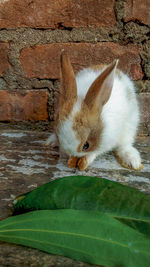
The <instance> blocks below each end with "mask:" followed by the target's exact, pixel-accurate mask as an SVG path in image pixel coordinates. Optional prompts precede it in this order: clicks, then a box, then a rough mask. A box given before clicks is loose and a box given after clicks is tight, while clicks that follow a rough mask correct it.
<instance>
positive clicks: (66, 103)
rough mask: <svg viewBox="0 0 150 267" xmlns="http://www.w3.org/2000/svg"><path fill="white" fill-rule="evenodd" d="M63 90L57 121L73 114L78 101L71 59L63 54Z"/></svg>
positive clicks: (61, 90) (61, 89)
mask: <svg viewBox="0 0 150 267" xmlns="http://www.w3.org/2000/svg"><path fill="white" fill-rule="evenodd" d="M60 62H61V88H60V95H59V104H58V106H59V107H58V116H57V120H63V119H65V118H67V117H68V115H69V114H70V113H71V111H72V109H73V106H74V104H75V102H76V101H77V85H76V78H75V74H74V71H73V68H72V66H71V62H70V59H69V57H68V56H67V55H66V54H65V53H64V52H63V53H62V54H61V60H60Z"/></svg>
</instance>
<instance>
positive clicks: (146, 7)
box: [125, 0, 150, 26]
mask: <svg viewBox="0 0 150 267" xmlns="http://www.w3.org/2000/svg"><path fill="white" fill-rule="evenodd" d="M125 10H126V15H125V21H130V20H133V21H136V20H138V21H139V22H141V23H144V24H146V25H149V26H150V15H149V14H150V3H149V0H143V1H141V0H127V2H126V5H125Z"/></svg>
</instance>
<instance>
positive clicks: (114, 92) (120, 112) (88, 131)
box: [46, 52, 143, 171]
mask: <svg viewBox="0 0 150 267" xmlns="http://www.w3.org/2000/svg"><path fill="white" fill-rule="evenodd" d="M117 64H118V60H115V61H113V62H112V63H111V64H110V65H108V66H107V65H97V66H91V67H88V68H84V69H82V70H81V71H80V72H79V73H78V74H77V76H76V77H75V74H74V71H73V68H72V66H71V62H70V59H69V57H68V56H67V54H66V53H65V52H63V53H62V54H61V88H60V94H59V104H58V106H59V107H58V114H57V119H56V129H55V133H53V134H52V135H51V136H50V137H49V138H48V139H47V141H46V145H53V146H55V145H58V144H59V146H60V148H61V150H62V151H63V152H65V153H66V154H67V155H68V156H69V159H68V167H70V168H75V167H77V168H79V170H80V171H83V170H85V169H86V168H87V167H88V166H89V165H90V164H91V163H92V162H93V161H94V159H95V158H96V157H97V156H99V155H102V154H104V153H106V152H109V151H114V153H115V156H116V157H117V159H118V161H119V162H120V164H121V165H122V166H123V167H126V168H129V169H133V170H141V169H142V167H143V166H142V164H141V158H140V154H139V152H138V151H137V149H136V148H135V147H133V143H134V139H135V136H136V132H137V127H138V124H139V118H140V115H139V106H138V102H137V99H136V93H135V87H134V84H133V82H132V81H131V80H130V78H129V77H128V76H127V75H126V74H124V73H123V72H122V71H120V70H119V69H117Z"/></svg>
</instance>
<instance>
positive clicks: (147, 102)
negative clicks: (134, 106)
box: [139, 93, 150, 123]
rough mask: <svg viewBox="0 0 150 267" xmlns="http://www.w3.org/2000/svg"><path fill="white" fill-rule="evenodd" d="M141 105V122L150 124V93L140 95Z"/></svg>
mask: <svg viewBox="0 0 150 267" xmlns="http://www.w3.org/2000/svg"><path fill="white" fill-rule="evenodd" d="M139 100H140V104H141V122H145V123H150V93H145V94H144V93H143V94H140V95H139Z"/></svg>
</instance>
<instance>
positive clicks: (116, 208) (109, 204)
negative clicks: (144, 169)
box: [14, 176, 150, 236]
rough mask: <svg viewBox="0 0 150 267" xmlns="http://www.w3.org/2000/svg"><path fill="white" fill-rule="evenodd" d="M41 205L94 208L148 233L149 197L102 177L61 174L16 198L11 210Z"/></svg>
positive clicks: (149, 233) (37, 208)
mask: <svg viewBox="0 0 150 267" xmlns="http://www.w3.org/2000/svg"><path fill="white" fill-rule="evenodd" d="M40 209H44V210H46V209H77V210H96V211H100V212H102V213H106V214H109V215H112V216H113V217H115V218H117V219H118V220H120V221H121V222H122V223H125V224H127V225H129V226H130V227H132V228H134V229H136V230H138V231H139V232H141V233H144V234H146V235H148V236H150V197H149V196H147V195H145V194H144V193H142V192H140V191H138V190H136V189H134V188H130V187H128V186H125V185H121V184H119V183H117V182H113V181H110V180H106V179H102V178H97V177H88V176H70V177H64V178H60V179H57V180H54V181H52V182H50V183H47V184H44V185H42V186H40V187H39V188H37V189H35V190H33V191H31V192H29V193H27V194H24V195H21V196H19V197H18V198H16V200H15V204H14V214H19V213H23V212H27V211H31V210H40Z"/></svg>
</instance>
